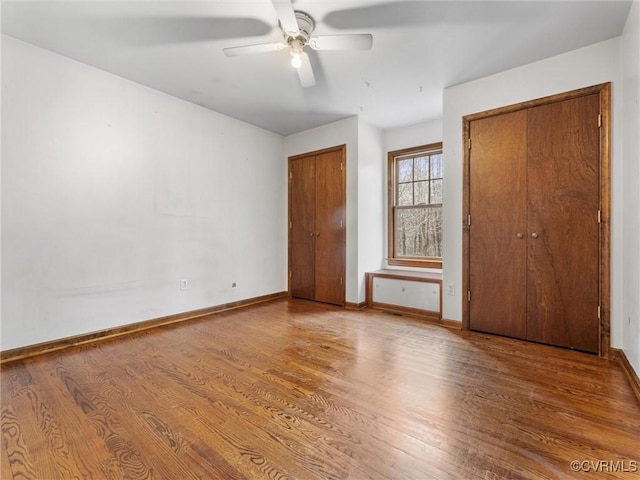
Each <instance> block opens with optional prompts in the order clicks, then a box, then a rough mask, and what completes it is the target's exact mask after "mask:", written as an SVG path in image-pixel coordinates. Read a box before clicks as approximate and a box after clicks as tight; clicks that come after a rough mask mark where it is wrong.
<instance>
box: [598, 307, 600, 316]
mask: <svg viewBox="0 0 640 480" xmlns="http://www.w3.org/2000/svg"><path fill="white" fill-rule="evenodd" d="M598 320H600V305H598Z"/></svg>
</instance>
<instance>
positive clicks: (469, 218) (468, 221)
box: [467, 215, 471, 227]
mask: <svg viewBox="0 0 640 480" xmlns="http://www.w3.org/2000/svg"><path fill="white" fill-rule="evenodd" d="M470 226H471V215H467V227H470Z"/></svg>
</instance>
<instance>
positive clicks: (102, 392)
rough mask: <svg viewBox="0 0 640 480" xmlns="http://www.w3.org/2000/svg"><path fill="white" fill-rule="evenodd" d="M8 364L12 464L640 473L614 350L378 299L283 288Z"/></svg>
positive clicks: (549, 475)
mask: <svg viewBox="0 0 640 480" xmlns="http://www.w3.org/2000/svg"><path fill="white" fill-rule="evenodd" d="M0 375H1V380H2V387H3V388H2V392H1V399H2V405H1V406H2V452H1V457H0V459H1V460H2V461H3V465H2V467H1V470H0V474H1V475H2V478H34V479H41V478H46V479H49V478H51V479H52V480H55V479H57V478H113V479H116V478H166V479H174V478H181V479H182V478H184V479H188V478H207V479H216V478H219V479H225V480H226V479H238V480H243V479H256V480H258V479H278V480H281V479H314V478H316V479H355V480H359V479H365V478H369V479H374V480H384V479H459V478H465V479H475V478H478V479H553V480H557V479H572V478H595V476H594V472H586V471H584V472H582V471H578V472H574V471H573V470H572V469H571V462H572V461H574V460H575V461H579V462H598V461H601V460H603V461H607V462H613V463H611V467H616V466H617V470H616V471H612V470H613V468H608V470H606V471H604V472H598V473H602V474H603V476H604V478H620V479H623V478H637V477H638V472H637V471H631V470H632V469H633V466H634V465H637V463H633V462H639V461H640V405H638V403H637V402H636V400H635V397H634V396H633V392H632V391H631V388H630V386H629V385H628V384H627V383H626V379H625V377H624V373H623V372H622V371H621V369H620V368H619V366H618V365H617V364H615V363H613V362H609V361H607V360H603V359H600V358H597V357H595V356H593V355H588V354H584V353H579V352H573V351H568V350H563V349H559V348H555V347H548V346H543V345H537V344H533V343H527V342H521V341H518V340H513V339H507V338H502V337H496V336H491V335H486V334H480V333H474V332H460V331H454V330H449V329H445V328H441V327H438V326H435V325H432V324H426V323H422V322H420V321H417V320H414V319H409V318H404V317H398V316H395V315H389V314H385V313H383V312H379V311H371V310H366V311H361V312H355V311H345V310H342V309H340V308H336V307H332V306H328V305H323V304H317V303H313V302H307V301H302V300H300V301H299V300H282V301H275V302H271V303H266V304H262V305H257V306H254V307H250V308H246V309H242V310H237V311H233V312H224V313H220V314H217V315H214V316H211V317H205V318H203V319H199V320H194V321H190V322H186V323H182V324H180V325H169V326H166V327H161V328H157V329H154V330H148V331H144V332H139V333H136V334H132V335H130V336H127V337H123V338H119V339H113V340H107V341H104V342H100V343H95V344H91V345H83V346H80V347H77V348H73V349H69V350H67V351H64V352H58V353H52V354H47V355H42V356H40V357H34V358H31V359H25V360H21V361H17V362H14V363H9V364H5V365H3V366H2V370H1V373H0ZM615 462H618V463H617V464H616V463H615ZM7 463H8V465H7ZM584 465H587V466H588V465H590V464H584ZM591 465H592V464H591ZM596 465H597V464H596ZM624 468H626V470H624ZM590 476H591V477H590ZM598 478H599V477H598Z"/></svg>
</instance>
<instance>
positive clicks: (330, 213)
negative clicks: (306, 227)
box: [315, 150, 345, 305]
mask: <svg viewBox="0 0 640 480" xmlns="http://www.w3.org/2000/svg"><path fill="white" fill-rule="evenodd" d="M341 163H342V150H333V151H329V152H326V153H322V154H320V155H317V156H316V157H315V164H316V199H315V202H316V205H315V211H316V222H315V223H316V230H315V232H316V236H315V241H316V250H315V255H316V265H315V268H316V272H315V285H316V300H318V301H320V302H327V303H334V304H337V305H343V304H344V278H343V276H344V270H345V235H344V232H345V227H344V204H345V191H344V176H343V171H342V168H341Z"/></svg>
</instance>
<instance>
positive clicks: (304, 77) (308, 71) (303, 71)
mask: <svg viewBox="0 0 640 480" xmlns="http://www.w3.org/2000/svg"><path fill="white" fill-rule="evenodd" d="M300 61H301V62H302V63H301V64H300V67H299V68H298V69H297V70H298V78H299V79H300V84H301V85H302V87H303V88H307V87H313V86H314V85H315V84H316V78H315V77H314V76H313V69H312V68H311V61H310V60H309V55H308V54H307V52H302V53H301V54H300Z"/></svg>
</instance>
